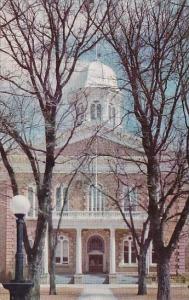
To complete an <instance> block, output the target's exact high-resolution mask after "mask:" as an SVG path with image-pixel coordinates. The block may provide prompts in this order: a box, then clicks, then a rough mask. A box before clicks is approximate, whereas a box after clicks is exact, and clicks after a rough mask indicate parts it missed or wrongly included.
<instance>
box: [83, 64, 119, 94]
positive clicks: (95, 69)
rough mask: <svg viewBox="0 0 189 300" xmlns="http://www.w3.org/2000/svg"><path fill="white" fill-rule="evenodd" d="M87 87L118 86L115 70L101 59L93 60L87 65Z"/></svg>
mask: <svg viewBox="0 0 189 300" xmlns="http://www.w3.org/2000/svg"><path fill="white" fill-rule="evenodd" d="M86 72H87V78H86V82H85V87H111V88H114V89H115V88H116V89H117V88H118V86H117V78H116V75H115V72H114V71H113V70H112V69H111V68H110V67H109V66H107V65H105V64H103V63H101V62H100V61H93V62H91V63H89V65H88V67H87V70H86Z"/></svg>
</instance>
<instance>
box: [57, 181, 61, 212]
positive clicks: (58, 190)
mask: <svg viewBox="0 0 189 300" xmlns="http://www.w3.org/2000/svg"><path fill="white" fill-rule="evenodd" d="M61 208H62V186H61V185H60V186H58V187H57V188H56V211H61Z"/></svg>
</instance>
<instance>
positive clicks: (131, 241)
mask: <svg viewBox="0 0 189 300" xmlns="http://www.w3.org/2000/svg"><path fill="white" fill-rule="evenodd" d="M125 242H127V243H128V262H125V260H124V258H125V257H124V254H125V251H124V248H125ZM132 243H133V238H132V237H131V236H128V237H126V238H124V239H123V246H122V247H123V255H122V265H123V266H136V265H137V256H136V253H135V257H136V261H135V262H133V261H132Z"/></svg>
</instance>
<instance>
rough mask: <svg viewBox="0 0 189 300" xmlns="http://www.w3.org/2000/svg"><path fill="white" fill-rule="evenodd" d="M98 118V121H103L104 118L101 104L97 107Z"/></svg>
mask: <svg viewBox="0 0 189 300" xmlns="http://www.w3.org/2000/svg"><path fill="white" fill-rule="evenodd" d="M96 118H97V120H99V121H101V118H102V106H101V104H100V103H98V104H97V106H96Z"/></svg>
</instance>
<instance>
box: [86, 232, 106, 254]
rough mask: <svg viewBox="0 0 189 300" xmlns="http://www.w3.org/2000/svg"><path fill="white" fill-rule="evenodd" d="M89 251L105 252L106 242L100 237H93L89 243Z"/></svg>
mask: <svg viewBox="0 0 189 300" xmlns="http://www.w3.org/2000/svg"><path fill="white" fill-rule="evenodd" d="M87 251H88V252H92V251H100V252H104V241H103V239H102V238H101V237H100V236H92V237H90V238H89V240H88V243H87Z"/></svg>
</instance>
